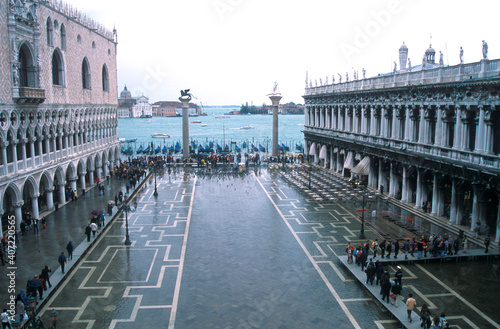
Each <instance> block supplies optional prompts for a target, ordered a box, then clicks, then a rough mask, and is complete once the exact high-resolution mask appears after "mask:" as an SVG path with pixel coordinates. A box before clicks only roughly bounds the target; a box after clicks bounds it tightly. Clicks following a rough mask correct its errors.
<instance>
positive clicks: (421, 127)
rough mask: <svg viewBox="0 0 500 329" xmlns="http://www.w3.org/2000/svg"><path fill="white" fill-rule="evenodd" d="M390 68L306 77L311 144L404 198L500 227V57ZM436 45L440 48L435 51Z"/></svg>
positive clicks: (324, 157)
mask: <svg viewBox="0 0 500 329" xmlns="http://www.w3.org/2000/svg"><path fill="white" fill-rule="evenodd" d="M405 47H406V46H402V47H401V49H400V52H402V54H401V55H402V56H401V63H400V67H401V68H402V69H401V70H396V71H395V72H393V73H390V74H383V75H380V76H377V77H372V78H364V77H363V78H359V79H356V80H353V81H349V82H344V83H337V84H329V85H323V86H317V87H313V86H312V84H311V83H307V81H306V89H305V95H304V99H305V104H306V105H305V106H306V108H305V126H304V136H305V142H306V144H305V145H307V148H306V150H307V151H306V152H307V153H308V155H310V156H311V158H312V159H313V160H314V161H315V162H316V163H318V162H320V163H323V164H324V165H325V166H329V167H330V168H332V169H333V170H335V171H338V172H344V173H346V175H349V174H350V173H351V172H354V173H356V174H358V175H359V176H361V178H362V179H364V180H366V182H367V184H368V186H370V187H372V188H377V189H379V190H382V191H383V192H384V193H386V194H388V195H389V196H393V197H397V198H399V199H400V200H401V201H402V202H405V203H409V204H413V206H414V207H415V208H421V207H422V205H423V204H424V202H427V203H428V204H430V207H429V209H430V212H431V214H432V215H435V216H442V217H446V218H447V219H448V221H449V223H450V224H459V225H467V226H468V227H469V228H470V230H473V229H474V226H475V225H476V223H477V222H478V221H479V222H480V225H481V232H483V233H486V232H488V233H489V234H490V235H491V237H492V240H494V241H496V242H498V241H499V237H500V223H499V218H500V207H499V203H500V157H499V155H500V75H499V73H500V60H489V59H487V54H486V55H485V56H484V57H485V58H483V59H482V60H480V61H478V62H474V63H468V64H464V63H460V64H458V65H454V66H444V65H442V64H436V63H435V62H434V54H435V51H434V50H433V49H432V48H431V47H430V48H429V49H427V51H426V52H425V56H424V63H423V64H422V65H419V66H418V67H413V68H408V69H406V67H405V65H401V64H403V63H405V62H406V61H407V58H406V57H405V54H404V53H405V52H406V54H407V48H406V49H405ZM431 55H432V57H431Z"/></svg>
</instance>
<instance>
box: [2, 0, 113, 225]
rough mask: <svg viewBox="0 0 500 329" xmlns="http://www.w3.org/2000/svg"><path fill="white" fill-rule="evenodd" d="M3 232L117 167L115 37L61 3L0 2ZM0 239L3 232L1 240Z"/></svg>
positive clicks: (36, 215)
mask: <svg viewBox="0 0 500 329" xmlns="http://www.w3.org/2000/svg"><path fill="white" fill-rule="evenodd" d="M0 37H1V39H2V40H5V41H7V42H2V43H1V45H0V57H1V59H0V71H1V72H7V73H8V74H2V75H1V76H0V84H1V88H0V148H1V154H0V195H1V197H2V202H1V204H0V213H1V214H2V225H1V229H2V230H4V229H5V227H6V218H7V217H8V216H11V215H14V216H15V218H16V225H17V229H19V224H20V222H21V217H22V212H24V211H29V212H30V213H31V214H32V217H37V218H39V216H40V211H41V210H42V209H53V208H54V204H55V203H57V204H59V205H62V204H64V203H65V202H66V200H65V188H67V187H71V188H72V189H73V190H78V192H79V193H81V191H82V190H85V189H86V188H88V186H90V185H94V184H95V181H96V179H97V178H99V179H102V178H104V177H105V176H106V175H108V171H109V168H110V167H111V166H112V165H113V164H114V163H115V162H116V161H118V158H119V153H120V147H119V143H118V139H117V135H116V128H117V124H118V120H117V84H116V45H117V43H116V31H108V30H107V29H105V28H104V27H103V26H101V25H100V24H98V23H97V22H95V21H94V20H93V19H92V18H90V17H88V16H86V15H84V14H83V13H81V12H79V11H78V10H76V9H75V8H73V7H72V6H70V5H67V4H65V3H63V2H62V1H59V0H48V1H39V0H34V1H27V0H19V1H16V2H14V1H1V2H0ZM0 233H1V232H0Z"/></svg>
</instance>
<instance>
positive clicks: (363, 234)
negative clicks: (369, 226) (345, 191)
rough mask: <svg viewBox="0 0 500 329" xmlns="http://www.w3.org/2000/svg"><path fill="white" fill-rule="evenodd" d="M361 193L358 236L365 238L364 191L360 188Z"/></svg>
mask: <svg viewBox="0 0 500 329" xmlns="http://www.w3.org/2000/svg"><path fill="white" fill-rule="evenodd" d="M360 186H361V185H360ZM361 193H362V194H363V201H362V203H361V231H360V233H359V238H360V239H365V238H366V237H365V191H363V190H361Z"/></svg>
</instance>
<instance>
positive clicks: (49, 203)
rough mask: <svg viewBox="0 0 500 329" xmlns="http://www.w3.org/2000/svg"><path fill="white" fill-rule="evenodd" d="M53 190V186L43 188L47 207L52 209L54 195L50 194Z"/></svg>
mask: <svg viewBox="0 0 500 329" xmlns="http://www.w3.org/2000/svg"><path fill="white" fill-rule="evenodd" d="M53 192H54V188H53V187H50V188H46V189H45V197H46V198H47V200H45V201H47V209H48V210H53V209H54V196H53V195H52V193H53Z"/></svg>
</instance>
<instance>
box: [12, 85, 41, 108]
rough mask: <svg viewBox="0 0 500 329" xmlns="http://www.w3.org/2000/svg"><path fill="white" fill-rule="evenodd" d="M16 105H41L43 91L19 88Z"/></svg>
mask: <svg viewBox="0 0 500 329" xmlns="http://www.w3.org/2000/svg"><path fill="white" fill-rule="evenodd" d="M16 100H17V103H18V104H41V103H43V102H44V101H45V90H44V89H39V88H30V87H19V97H16Z"/></svg>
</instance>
